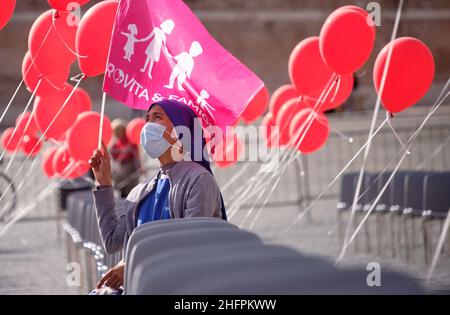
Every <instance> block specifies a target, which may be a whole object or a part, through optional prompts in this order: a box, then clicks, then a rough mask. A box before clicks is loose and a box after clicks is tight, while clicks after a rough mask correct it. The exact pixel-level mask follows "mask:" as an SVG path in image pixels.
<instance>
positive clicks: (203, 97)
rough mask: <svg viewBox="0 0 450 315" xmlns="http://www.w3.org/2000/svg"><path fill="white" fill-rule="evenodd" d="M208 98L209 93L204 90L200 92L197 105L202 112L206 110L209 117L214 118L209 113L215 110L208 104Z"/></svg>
mask: <svg viewBox="0 0 450 315" xmlns="http://www.w3.org/2000/svg"><path fill="white" fill-rule="evenodd" d="M208 98H209V93H208V92H207V91H206V90H202V91H201V92H200V95H199V96H198V97H197V104H199V105H200V107H201V108H202V109H203V110H206V111H207V112H208V113H209V115H210V116H211V117H214V116H213V114H212V112H211V111H212V110H213V111H215V110H216V109H215V108H214V107H212V106H211V105H210V104H209V103H208V101H207V99H208Z"/></svg>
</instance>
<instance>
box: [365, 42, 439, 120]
mask: <svg viewBox="0 0 450 315" xmlns="http://www.w3.org/2000/svg"><path fill="white" fill-rule="evenodd" d="M392 45H393V47H394V48H393V51H392V56H391V60H390V63H389V71H388V73H387V76H386V82H385V84H384V89H383V93H382V95H381V101H382V102H383V106H384V108H386V110H387V111H388V112H390V113H393V114H394V113H398V112H401V111H403V110H405V109H406V108H408V107H410V106H412V105H414V104H415V103H417V102H418V101H419V100H420V99H421V98H422V97H424V96H425V94H426V93H427V91H428V89H429V88H430V86H431V83H432V82H433V79H434V70H435V65H434V59H433V54H432V53H431V51H430V50H429V49H428V47H427V46H426V45H425V44H424V43H423V42H421V41H420V40H418V39H416V38H411V37H402V38H398V39H396V40H394V41H393V42H391V43H389V44H388V45H386V46H385V47H384V48H383V49H382V50H381V52H380V54H379V55H378V57H377V60H376V61H375V66H374V70H373V81H374V84H375V89H376V90H377V93H380V86H381V80H382V78H383V73H384V66H385V64H386V60H387V57H388V54H389V49H390V47H391V46H392Z"/></svg>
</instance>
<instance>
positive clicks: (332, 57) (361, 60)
mask: <svg viewBox="0 0 450 315" xmlns="http://www.w3.org/2000/svg"><path fill="white" fill-rule="evenodd" d="M367 16H368V13H367V12H365V13H362V12H361V10H356V9H347V10H342V9H341V10H339V9H338V10H336V11H334V12H333V13H331V15H330V16H329V17H328V19H327V20H326V22H325V24H324V25H323V27H322V30H321V32H320V53H321V55H322V58H323V60H324V61H325V63H326V64H327V65H328V67H329V68H331V69H332V70H333V71H334V72H335V73H337V74H349V73H353V72H355V71H356V70H358V69H359V68H361V67H362V66H363V65H364V64H365V63H366V62H367V60H368V59H369V57H370V54H371V53H372V50H373V46H374V43H375V25H374V24H373V23H368V19H367Z"/></svg>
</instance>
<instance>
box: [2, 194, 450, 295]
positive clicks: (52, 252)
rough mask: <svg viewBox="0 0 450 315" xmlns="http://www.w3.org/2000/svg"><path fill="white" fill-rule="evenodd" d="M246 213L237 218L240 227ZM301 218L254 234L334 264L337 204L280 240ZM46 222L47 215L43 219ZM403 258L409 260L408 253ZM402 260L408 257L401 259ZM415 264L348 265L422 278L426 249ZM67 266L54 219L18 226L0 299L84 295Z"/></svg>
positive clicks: (266, 224)
mask: <svg viewBox="0 0 450 315" xmlns="http://www.w3.org/2000/svg"><path fill="white" fill-rule="evenodd" d="M244 213H245V212H241V213H240V214H238V215H237V216H235V217H234V218H233V220H232V221H233V222H234V223H239V222H241V218H242V215H244ZM297 213H298V210H297V209H294V208H279V209H266V210H264V211H263V212H262V214H261V216H260V218H259V220H258V221H257V222H256V224H255V226H254V231H255V232H257V233H258V234H260V235H261V236H262V237H263V238H264V239H265V240H266V241H267V242H270V243H277V244H284V245H288V246H292V247H294V248H297V249H299V250H301V251H303V252H306V253H310V254H314V255H321V256H324V257H327V258H328V259H330V260H334V259H335V257H336V256H337V254H338V241H337V238H336V233H332V234H331V235H329V232H330V230H332V229H333V228H334V226H335V222H336V220H335V211H334V202H333V201H330V202H322V203H320V204H319V205H318V206H317V207H315V208H314V212H313V223H309V222H308V221H307V220H304V221H302V222H301V223H300V224H298V225H297V226H296V227H295V228H294V229H293V230H292V231H291V232H289V233H287V234H286V235H283V236H282V237H280V232H281V231H282V230H283V228H284V227H285V226H286V224H288V223H289V222H292V220H293V218H294V217H295V216H296V214H297ZM44 217H45V216H44ZM401 255H404V254H403V253H402V254H401ZM402 257H403V256H402ZM412 257H413V262H412V263H406V262H405V260H404V258H399V259H391V258H381V257H378V256H375V255H364V254H358V255H356V254H355V253H354V251H353V249H351V250H350V251H349V253H348V255H347V257H346V259H345V260H344V263H343V266H365V265H366V264H367V263H368V262H372V261H376V262H378V263H380V264H381V266H382V268H391V269H396V270H401V271H404V272H408V273H410V274H411V275H412V276H414V277H416V278H419V279H422V280H421V282H422V283H424V284H425V282H424V281H423V279H424V277H425V273H426V268H425V266H424V263H423V255H422V251H421V247H420V246H418V247H417V248H416V250H415V251H414V253H413V255H412ZM66 264H67V260H66V252H65V244H64V241H63V240H62V239H58V238H57V231H56V224H55V220H53V219H42V218H40V219H39V218H34V219H33V218H29V219H25V220H22V221H20V222H18V223H17V224H16V225H15V226H13V227H12V228H11V229H10V230H9V232H8V233H7V234H6V235H5V236H4V237H2V238H0V265H1V268H0V294H79V292H78V290H77V289H75V288H70V287H69V286H67V284H66V271H65V267H66ZM449 267H450V259H449V257H448V255H447V257H446V258H445V259H443V260H441V262H440V263H439V265H438V268H437V270H436V274H435V278H434V280H433V281H431V282H430V283H429V284H426V286H427V288H428V289H429V290H431V291H433V292H436V291H437V290H442V289H445V288H447V289H449V288H450V268H449Z"/></svg>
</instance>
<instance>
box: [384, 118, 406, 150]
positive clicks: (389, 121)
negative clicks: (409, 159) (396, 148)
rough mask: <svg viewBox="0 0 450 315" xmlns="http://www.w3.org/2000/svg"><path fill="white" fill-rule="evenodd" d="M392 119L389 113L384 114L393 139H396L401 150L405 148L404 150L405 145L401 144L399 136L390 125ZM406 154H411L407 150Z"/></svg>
mask: <svg viewBox="0 0 450 315" xmlns="http://www.w3.org/2000/svg"><path fill="white" fill-rule="evenodd" d="M392 117H393V116H392V114H391V113H389V112H386V118H387V120H388V126H389V128H390V129H391V131H392V133H393V134H394V136H395V138H396V139H397V141H398V142H399V143H400V145H401V146H402V147H403V149H405V148H406V147H405V144H404V143H403V141H402V139H401V138H400V136H399V135H398V133H397V131H395V128H394V126H392V123H391V119H392ZM406 152H407V154H411V152H410V151H409V150H408V151H406Z"/></svg>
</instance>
